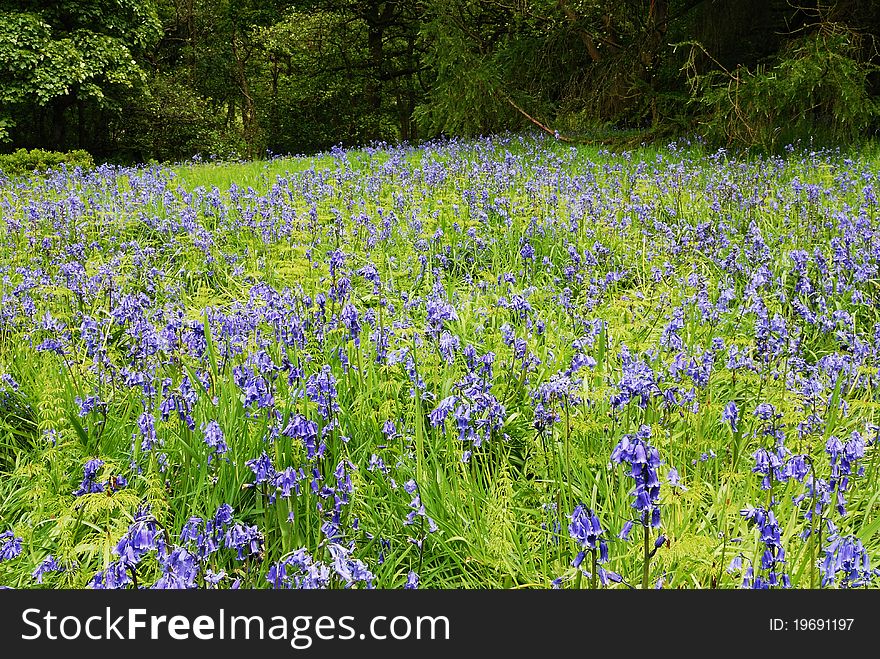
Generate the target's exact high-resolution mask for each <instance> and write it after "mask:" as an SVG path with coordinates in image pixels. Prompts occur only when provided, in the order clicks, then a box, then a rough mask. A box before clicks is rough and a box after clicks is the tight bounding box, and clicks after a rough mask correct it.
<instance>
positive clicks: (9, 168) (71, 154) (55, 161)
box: [0, 149, 95, 177]
mask: <svg viewBox="0 0 880 659" xmlns="http://www.w3.org/2000/svg"><path fill="white" fill-rule="evenodd" d="M62 165H64V166H66V167H68V168H69V169H73V168H74V167H81V168H83V169H91V168H92V167H94V166H95V161H94V160H92V156H91V155H90V154H89V153H88V152H87V151H83V150H81V149H79V150H76V151H45V150H43V149H31V150H30V151H28V150H27V149H18V150H17V151H13V152H12V153H9V154H6V155H0V172H3V174H4V175H5V176H8V177H11V176H24V175H28V174H33V173H34V172H38V173H41V174H42V173H45V172H47V171H49V170H50V169H58V168H59V167H61V166H62Z"/></svg>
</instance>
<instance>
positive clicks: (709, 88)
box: [690, 24, 880, 152]
mask: <svg viewBox="0 0 880 659" xmlns="http://www.w3.org/2000/svg"><path fill="white" fill-rule="evenodd" d="M694 52H696V51H695V50H692V56H693V53H694ZM860 53H861V48H860V43H859V37H858V35H857V34H856V33H854V32H852V31H850V30H848V29H847V28H845V27H844V26H841V25H837V24H826V25H823V26H822V29H820V30H818V31H816V32H815V33H812V34H807V35H804V36H802V37H800V38H798V39H796V40H794V41H792V42H791V43H789V44H788V45H787V46H786V47H785V49H784V50H783V51H782V52H781V53H780V54H779V56H778V57H777V58H775V59H774V61H773V62H771V63H769V64H764V65H761V66H758V67H755V68H754V69H750V68H748V67H746V66H740V67H737V68H736V69H734V70H733V71H727V70H721V71H719V70H713V71H710V72H709V73H706V74H703V75H696V74H693V73H692V76H691V79H690V81H691V84H692V90H693V99H694V102H695V103H696V104H697V105H698V106H699V108H700V116H699V119H698V121H699V122H700V125H701V127H702V129H703V132H704V134H705V136H706V137H707V139H708V140H709V141H710V142H711V143H713V144H719V145H720V144H723V145H726V146H735V147H739V148H743V147H745V148H747V147H751V146H757V147H759V148H762V149H764V150H765V151H768V152H775V151H778V150H779V149H780V148H781V147H782V146H785V145H787V144H792V143H794V142H795V141H797V140H804V141H811V142H813V143H815V144H833V143H842V142H847V141H851V140H854V139H857V138H858V137H859V136H860V135H863V134H865V132H866V131H867V129H868V128H869V127H871V126H872V124H874V122H875V121H876V119H877V118H878V116H880V102H878V100H877V98H876V97H874V96H873V95H872V94H871V83H870V76H871V75H872V74H874V73H875V72H877V71H878V70H880V68H878V67H877V66H876V65H874V64H872V63H870V62H867V61H864V60H863V59H862V58H861V57H860ZM692 61H693V60H691V63H692Z"/></svg>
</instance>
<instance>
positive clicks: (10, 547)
mask: <svg viewBox="0 0 880 659" xmlns="http://www.w3.org/2000/svg"><path fill="white" fill-rule="evenodd" d="M21 542H22V539H21V538H19V537H17V536H16V535H15V534H14V533H13V532H12V531H4V532H3V533H0V561H11V560H12V559H13V558H16V557H17V556H19V555H20V554H21Z"/></svg>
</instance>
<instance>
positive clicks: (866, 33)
mask: <svg viewBox="0 0 880 659" xmlns="http://www.w3.org/2000/svg"><path fill="white" fill-rule="evenodd" d="M878 53H880V2H877V0H838V1H832V0H819V1H818V2H815V1H813V0H802V2H801V3H799V2H797V1H796V0H619V1H607V0H397V1H388V2H381V1H378V0H363V1H354V0H55V1H40V0H0V150H2V151H12V150H14V149H18V148H37V147H40V148H46V149H54V150H70V149H84V150H86V151H88V152H89V153H91V154H92V155H93V156H94V157H95V158H96V159H99V160H106V161H111V162H137V161H145V160H151V159H155V160H160V161H165V160H177V159H183V158H188V157H191V156H194V155H197V154H200V155H202V156H205V157H208V156H210V155H216V156H220V157H228V156H231V155H233V154H237V155H239V156H242V157H260V156H265V155H266V154H267V153H276V154H277V153H308V152H315V151H320V150H323V149H327V148H329V147H332V146H333V145H336V144H343V145H346V146H348V145H356V144H365V143H368V142H371V141H387V142H395V141H398V140H408V141H411V142H416V141H418V140H422V139H426V138H433V137H436V136H438V135H450V136H451V135H474V134H485V133H491V132H497V131H503V130H518V129H522V128H524V127H533V128H535V129H537V130H546V131H548V132H552V133H556V134H558V136H559V138H560V139H563V140H565V139H570V140H573V141H579V140H612V139H620V138H621V136H624V137H625V136H631V137H633V138H634V139H638V140H645V139H650V138H652V137H663V138H666V137H668V136H670V135H678V134H688V135H700V136H702V137H703V138H705V139H706V140H707V141H708V142H709V143H712V144H716V145H718V146H725V147H727V148H739V147H756V148H759V149H761V150H765V151H778V150H780V149H782V148H784V147H785V145H787V144H790V143H792V142H794V141H796V140H799V139H800V140H810V139H812V140H813V141H814V142H820V143H823V144H824V143H841V142H848V141H851V140H854V139H859V138H863V137H871V136H873V135H874V134H875V133H876V132H877V131H878V128H880V72H878V65H880V54H878Z"/></svg>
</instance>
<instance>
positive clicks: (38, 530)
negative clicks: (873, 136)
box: [0, 136, 880, 589]
mask: <svg viewBox="0 0 880 659" xmlns="http://www.w3.org/2000/svg"><path fill="white" fill-rule="evenodd" d="M878 169H880V167H878V163H877V162H876V161H874V160H870V159H857V158H848V157H847V155H846V154H842V153H839V152H834V151H821V152H811V151H806V150H801V149H794V148H792V149H790V150H789V153H788V154H787V155H786V156H785V157H766V158H751V159H745V158H739V157H733V156H730V155H728V154H727V153H725V152H724V151H718V152H715V153H707V152H705V151H704V150H703V149H702V148H701V147H700V146H699V145H693V144H688V143H676V144H671V145H668V146H667V147H665V148H663V149H643V150H637V151H632V152H622V153H610V152H607V151H599V150H596V149H593V148H587V147H571V146H568V145H565V144H563V143H560V142H558V141H555V140H552V139H544V138H540V137H535V136H499V137H494V138H491V139H481V140H476V141H468V142H464V141H444V142H437V143H430V144H427V145H423V146H421V147H419V148H415V147H409V146H401V147H389V146H386V145H375V146H373V147H369V148H364V149H360V150H355V151H343V150H341V149H334V150H333V151H331V152H329V153H325V154H321V155H319V156H316V157H313V158H288V159H282V158H276V159H274V160H270V161H268V162H260V163H226V164H221V163H217V164H199V163H189V164H183V165H179V166H176V167H169V168H161V167H155V166H154V167H139V168H117V167H111V166H103V167H99V168H98V169H96V170H94V171H89V172H82V171H60V172H55V173H52V174H50V175H47V176H45V177H40V178H30V179H15V180H7V179H2V178H0V298H2V299H0V470H2V472H3V473H2V478H0V586H5V587H12V588H74V587H75V588H81V587H87V588H162V589H165V588H339V589H355V588H401V589H413V588H510V587H531V588H634V589H635V588H659V587H663V588H669V587H672V588H789V587H800V588H864V587H874V586H876V585H878V583H880V579H878V574H880V573H878V569H877V568H878V561H880V540H878V538H880V536H878V532H880V516H878V515H877V512H878V507H880V487H878V486H877V479H878V473H877V469H878V466H877V449H876V440H877V433H878V426H877V424H878V423H880V421H878V416H877V413H876V411H877V408H878V402H880V401H878V395H877V392H878V386H880V370H878V355H880V304H878V294H880V272H878V263H880V220H878V214H880V205H878V198H877V195H878V194H880V173H878Z"/></svg>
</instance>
